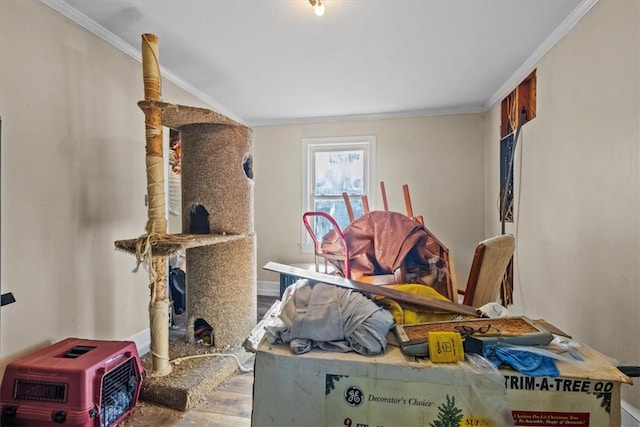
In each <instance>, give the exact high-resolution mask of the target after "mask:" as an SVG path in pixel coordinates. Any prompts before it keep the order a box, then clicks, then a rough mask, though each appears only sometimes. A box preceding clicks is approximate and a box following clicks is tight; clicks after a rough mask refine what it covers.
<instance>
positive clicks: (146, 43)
mask: <svg viewBox="0 0 640 427" xmlns="http://www.w3.org/2000/svg"><path fill="white" fill-rule="evenodd" d="M142 40H143V41H142V51H143V56H142V57H143V75H144V82H145V100H144V101H140V102H139V103H138V106H139V107H140V108H141V109H142V110H143V112H144V113H145V125H146V134H147V150H146V152H147V155H146V165H147V191H148V199H149V208H148V221H147V225H146V233H145V234H144V235H143V236H141V237H139V238H137V239H129V240H120V241H117V242H115V245H116V248H117V249H120V250H124V251H127V252H130V253H132V254H135V255H136V258H137V260H138V263H139V264H140V263H144V264H145V265H146V266H147V267H148V269H149V276H150V289H151V302H150V304H149V313H150V323H151V327H150V330H151V353H152V368H151V372H150V373H151V376H152V378H153V377H165V376H169V375H170V374H171V371H172V365H171V363H170V355H169V343H168V337H169V335H168V329H169V321H168V313H169V301H168V296H167V284H166V258H167V257H169V256H172V255H173V254H175V253H176V252H178V251H185V254H186V286H187V291H186V294H187V298H186V313H187V317H188V321H187V324H186V334H185V341H186V342H187V343H189V344H192V345H193V348H194V353H198V354H200V355H201V350H202V349H201V348H199V349H197V347H198V346H197V345H196V342H195V338H194V324H195V321H196V320H197V319H202V320H204V321H205V322H206V323H207V324H208V325H210V326H211V327H212V328H213V331H212V335H211V337H212V342H210V344H211V349H212V351H215V352H224V351H233V350H234V349H236V348H239V347H241V345H242V343H243V341H244V339H245V338H246V337H247V336H248V335H249V333H250V332H251V330H252V328H253V326H254V325H255V322H256V312H257V298H256V256H255V252H256V247H255V233H254V225H253V171H252V166H253V159H252V131H251V129H249V128H248V127H246V126H244V125H242V124H240V123H237V122H235V121H233V120H231V119H229V118H228V117H226V116H224V115H221V114H219V113H217V112H215V111H211V110H208V109H204V108H196V107H188V106H183V105H175V104H170V103H165V102H162V101H160V86H161V85H160V83H159V65H158V54H157V44H156V43H157V37H156V36H154V35H152V34H144V35H143V36H142ZM162 127H169V128H172V129H176V130H178V131H180V136H181V141H182V206H181V208H182V233H181V234H167V225H166V216H165V204H164V200H165V194H164V172H163V171H164V159H163V158H162V149H161V147H162ZM158 147H160V148H158ZM158 170H159V171H160V173H159V172H158ZM196 206H199V208H200V209H202V208H204V209H205V210H206V212H208V224H207V232H206V234H202V233H201V232H199V233H198V234H194V233H192V232H191V230H192V225H193V224H191V218H192V215H191V212H192V211H193V210H194V208H195V207H196ZM200 347H201V345H200ZM201 368H202V367H199V368H198V369H201ZM202 369H204V368H202ZM215 370H219V369H218V368H216V369H215ZM234 370H235V369H234ZM201 374H202V373H201ZM174 376H175V375H174ZM201 376H202V375H196V376H195V377H201ZM192 377H194V376H192ZM185 382H186V383H187V384H185ZM188 382H189V381H186V380H185V379H184V378H179V379H178V378H172V379H171V382H169V383H166V384H159V383H158V386H159V387H158V388H159V389H163V390H166V394H168V395H170V396H168V397H167V398H160V399H156V401H158V403H162V404H164V405H167V406H171V407H175V408H177V409H182V410H186V409H189V407H190V406H191V405H192V404H193V403H194V402H197V398H194V397H193V396H189V395H188V394H189V393H192V392H193V391H194V390H195V389H197V388H198V387H196V386H193V385H190V384H188ZM176 384H177V385H176ZM174 385H175V386H176V387H178V389H179V390H178V391H180V390H182V389H185V390H182V391H184V393H186V394H185V396H182V397H180V396H177V395H179V394H180V393H178V392H177V391H176V390H175V389H172V386H174ZM215 385H217V384H215ZM209 388H210V387H209ZM156 392H157V390H156ZM143 393H144V389H143ZM152 394H157V393H152ZM143 397H144V396H143ZM175 400H177V401H178V403H176V404H172V402H173V401H175Z"/></svg>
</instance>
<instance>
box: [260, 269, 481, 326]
mask: <svg viewBox="0 0 640 427" xmlns="http://www.w3.org/2000/svg"><path fill="white" fill-rule="evenodd" d="M262 268H264V269H265V270H270V271H275V272H278V273H281V274H282V273H284V274H288V275H290V276H297V277H302V278H305V279H310V280H315V281H317V282H322V283H327V284H329V285H335V286H340V287H342V288H348V289H353V290H355V291H358V292H363V293H366V294H374V295H381V296H384V297H387V298H391V299H393V300H395V301H397V302H398V303H399V304H402V303H406V304H410V305H411V306H413V307H425V308H429V309H433V310H436V311H443V312H447V313H456V314H463V315H465V316H472V317H482V313H481V312H480V311H479V310H478V309H477V308H475V307H471V306H468V305H464V304H457V303H454V302H450V301H441V300H437V299H433V298H429V297H425V296H422V295H416V294H412V293H410V292H404V291H399V290H397V289H392V288H387V287H384V286H376V285H370V284H368V283H362V282H356V281H355V280H349V279H345V278H344V277H340V276H334V275H330V274H323V273H318V272H315V271H309V270H304V269H301V268H296V267H292V266H289V265H285V264H278V263H276V262H269V263H267V264H266V265H265V266H264V267H262Z"/></svg>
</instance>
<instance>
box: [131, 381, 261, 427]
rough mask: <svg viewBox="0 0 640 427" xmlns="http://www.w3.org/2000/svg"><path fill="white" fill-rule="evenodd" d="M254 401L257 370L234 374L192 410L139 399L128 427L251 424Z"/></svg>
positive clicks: (240, 425)
mask: <svg viewBox="0 0 640 427" xmlns="http://www.w3.org/2000/svg"><path fill="white" fill-rule="evenodd" d="M252 404H253V372H248V373H242V372H239V373H238V374H236V375H234V376H232V377H231V378H229V379H228V380H227V381H225V382H223V383H222V384H220V385H219V386H218V387H217V388H216V389H215V390H214V391H213V392H212V393H211V394H210V395H209V396H207V397H206V399H205V400H203V401H202V402H200V403H199V404H198V405H197V406H196V407H195V408H193V409H191V410H190V411H186V412H182V411H177V410H175V409H170V408H165V407H162V406H157V405H153V404H150V403H147V402H138V405H137V407H136V410H135V412H134V413H133V415H132V416H130V417H129V418H128V419H127V420H126V421H125V422H124V424H123V426H126V427H165V426H171V427H183V426H203V427H204V426H215V427H231V426H234V427H244V426H247V427H249V426H250V425H251V407H252Z"/></svg>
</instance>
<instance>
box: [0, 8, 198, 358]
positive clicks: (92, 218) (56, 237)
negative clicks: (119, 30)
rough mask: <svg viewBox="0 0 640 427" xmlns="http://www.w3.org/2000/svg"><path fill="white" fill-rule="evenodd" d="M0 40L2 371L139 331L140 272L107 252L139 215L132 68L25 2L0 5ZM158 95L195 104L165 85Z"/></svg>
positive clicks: (138, 83) (138, 118)
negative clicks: (48, 351) (29, 355)
mask: <svg viewBox="0 0 640 427" xmlns="http://www.w3.org/2000/svg"><path fill="white" fill-rule="evenodd" d="M0 32H1V33H0V61H1V63H0V115H1V116H2V187H1V191H2V230H1V240H2V260H1V262H2V278H1V279H2V282H1V286H2V292H3V293H4V292H13V293H14V295H15V297H16V299H17V302H16V303H14V304H11V305H7V306H5V307H3V308H2V311H1V316H2V317H1V331H0V332H1V337H0V339H1V352H2V353H1V356H2V365H3V366H4V365H5V364H6V363H7V362H8V361H9V360H10V359H13V358H15V357H18V356H19V355H20V354H21V353H24V352H27V351H30V350H31V349H34V348H37V347H40V346H44V345H48V344H50V343H52V342H56V341H58V340H60V339H63V338H66V337H69V336H73V337H87V338H95V339H125V338H128V337H130V336H131V335H133V334H135V333H138V332H140V331H141V330H144V329H145V328H148V326H149V322H148V314H147V305H148V287H147V283H148V278H147V274H146V273H145V272H144V271H143V270H142V269H141V270H140V271H139V272H138V273H136V274H134V273H132V270H133V268H134V267H135V260H134V257H133V256H132V255H128V254H124V253H121V252H116V251H115V250H114V245H113V242H114V241H115V240H118V239H126V238H134V237H137V236H139V235H140V234H142V233H143V231H144V226H145V222H146V217H147V213H146V207H145V205H144V195H145V193H146V177H145V170H144V167H145V166H144V115H143V114H142V111H141V110H139V109H138V107H137V105H136V103H137V102H138V101H139V100H140V99H142V96H143V90H142V67H141V65H140V63H138V62H136V61H135V60H133V59H132V58H130V57H129V56H127V55H125V54H123V53H121V52H119V51H118V50H116V49H114V48H113V47H112V46H110V45H108V44H107V43H105V42H104V41H102V40H100V39H98V38H97V37H96V36H94V35H92V34H90V33H88V32H86V31H85V30H83V29H81V28H80V27H79V26H77V25H75V24H72V23H71V22H70V21H69V20H67V19H66V18H64V17H63V16H62V15H60V14H59V13H58V12H55V11H54V10H53V9H51V8H49V7H47V6H45V5H44V4H42V3H40V2H39V1H35V0H21V1H0ZM160 43H161V41H160ZM160 56H162V47H161V45H160ZM164 96H165V99H169V100H171V102H176V103H189V105H197V106H202V105H201V104H202V103H201V102H200V103H198V101H197V100H196V99H194V98H193V97H191V96H189V95H187V94H186V93H185V92H183V91H182V90H179V89H177V88H176V87H175V86H174V85H172V84H170V83H167V82H165V84H164Z"/></svg>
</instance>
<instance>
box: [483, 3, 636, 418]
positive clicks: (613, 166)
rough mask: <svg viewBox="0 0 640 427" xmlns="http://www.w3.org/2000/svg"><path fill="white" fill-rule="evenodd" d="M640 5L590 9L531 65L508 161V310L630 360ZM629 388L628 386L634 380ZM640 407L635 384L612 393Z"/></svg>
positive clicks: (494, 112)
mask: <svg viewBox="0 0 640 427" xmlns="http://www.w3.org/2000/svg"><path fill="white" fill-rule="evenodd" d="M639 24H640V3H638V2H637V1H627V0H607V1H600V2H599V3H598V4H597V5H596V6H595V7H594V8H593V9H592V10H591V11H590V12H589V13H588V14H587V15H586V16H585V17H584V18H583V19H582V20H581V21H580V22H579V23H578V25H577V26H576V27H575V28H574V29H573V30H572V31H571V32H570V33H568V34H567V35H566V36H565V37H564V38H563V39H562V40H561V41H560V43H559V44H558V45H556V46H555V47H554V48H553V49H552V50H551V51H550V52H549V53H548V54H547V55H546V56H545V57H543V58H542V60H541V61H540V62H539V64H537V85H538V91H537V95H538V98H537V99H538V102H537V117H536V118H535V119H533V120H532V121H531V122H529V123H528V124H526V125H525V126H524V127H523V130H522V139H521V140H520V142H519V149H518V156H517V159H516V166H517V169H516V188H517V195H516V198H517V201H518V203H517V206H516V223H515V225H514V226H513V227H510V229H508V231H512V232H515V234H516V242H517V248H516V265H517V276H516V284H515V298H516V304H515V305H514V307H513V308H512V309H513V310H514V311H517V312H523V313H524V314H526V315H528V316H530V317H533V318H544V319H547V320H548V321H550V322H551V323H554V324H555V325H556V326H558V327H560V328H561V329H564V330H566V331H567V332H569V333H571V334H573V335H574V337H575V338H576V339H577V340H578V341H581V342H584V343H587V344H589V345H591V346H593V347H594V348H596V349H597V350H599V351H601V352H602V353H604V354H606V355H608V356H611V357H613V358H615V359H617V360H618V361H619V362H620V364H627V365H629V364H630V365H637V364H639V363H640V332H639V331H640V314H639V313H640V310H639V308H638V306H639V304H640V284H639V281H640V275H639V266H640V263H639V261H640V223H639V219H640V201H639V198H640V177H639V174H638V168H639V166H640V150H639V148H640V132H639V127H638V123H639V120H640V56H639V55H640V33H639V30H638V28H639ZM499 114H500V106H499V105H495V106H494V107H493V108H492V109H491V111H490V112H489V113H488V115H487V126H486V129H487V140H486V142H487V160H488V161H487V166H488V167H487V180H486V181H487V190H486V191H487V200H486V219H487V222H486V228H487V232H491V231H496V230H499V229H500V225H499V222H498V215H497V212H496V210H495V198H496V197H497V194H498V189H499V183H498V178H499V176H498V173H499V163H498V159H499V135H498V128H499V123H500V115H499ZM636 382H638V381H636ZM623 398H624V399H625V400H627V401H628V402H629V403H631V404H633V405H634V406H635V407H640V386H638V385H635V386H632V387H631V386H623Z"/></svg>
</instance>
